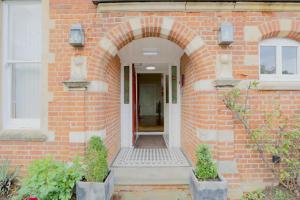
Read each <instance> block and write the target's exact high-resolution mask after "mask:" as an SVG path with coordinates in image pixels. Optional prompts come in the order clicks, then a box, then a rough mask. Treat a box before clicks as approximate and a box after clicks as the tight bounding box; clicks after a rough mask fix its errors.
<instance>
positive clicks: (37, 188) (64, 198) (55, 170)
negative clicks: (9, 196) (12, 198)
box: [17, 157, 83, 200]
mask: <svg viewBox="0 0 300 200" xmlns="http://www.w3.org/2000/svg"><path fill="white" fill-rule="evenodd" d="M82 175H83V173H82V169H81V165H80V163H79V160H78V159H77V160H75V161H74V162H73V164H72V165H68V164H67V163H65V162H61V161H55V160H53V159H52V158H51V157H48V158H44V159H41V160H35V161H33V162H32V163H31V164H30V165H29V167H28V176H27V177H26V178H25V179H23V181H22V184H21V185H22V186H21V189H20V190H19V191H18V197H17V199H20V200H21V199H24V198H27V197H29V196H34V197H37V198H38V199H39V200H49V199H59V200H69V199H71V196H72V190H73V187H74V185H75V183H76V181H79V180H80V179H81V178H82Z"/></svg>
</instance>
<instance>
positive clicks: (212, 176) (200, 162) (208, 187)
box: [190, 144, 228, 200]
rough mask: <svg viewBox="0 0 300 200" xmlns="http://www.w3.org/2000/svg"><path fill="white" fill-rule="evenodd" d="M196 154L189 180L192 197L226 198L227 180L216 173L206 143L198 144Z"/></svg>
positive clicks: (223, 199)
mask: <svg viewBox="0 0 300 200" xmlns="http://www.w3.org/2000/svg"><path fill="white" fill-rule="evenodd" d="M196 155H197V164H196V168H195V170H194V171H193V173H192V176H191V181H190V189H191V192H192V195H193V199H194V200H200V199H209V200H226V199H227V190H228V189H227V182H226V181H225V180H224V178H223V177H222V176H221V175H219V174H218V170H217V166H216V164H215V163H214V161H213V159H212V156H211V153H210V151H209V147H208V145H204V144H201V145H199V146H198V149H197V154H196Z"/></svg>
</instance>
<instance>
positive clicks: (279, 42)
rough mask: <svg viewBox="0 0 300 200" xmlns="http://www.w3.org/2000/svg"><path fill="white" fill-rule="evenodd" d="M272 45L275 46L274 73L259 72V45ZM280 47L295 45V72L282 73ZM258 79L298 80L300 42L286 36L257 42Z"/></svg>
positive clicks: (299, 76)
mask: <svg viewBox="0 0 300 200" xmlns="http://www.w3.org/2000/svg"><path fill="white" fill-rule="evenodd" d="M263 46H274V47H275V48H276V54H275V55H276V74H261V73H260V71H261V70H260V67H261V65H260V47H263ZM282 47H297V74H282ZM258 55H259V79H260V80H261V81H299V80H300V43H299V42H297V41H295V40H291V39H286V38H272V39H267V40H263V41H262V42H260V43H259V48H258Z"/></svg>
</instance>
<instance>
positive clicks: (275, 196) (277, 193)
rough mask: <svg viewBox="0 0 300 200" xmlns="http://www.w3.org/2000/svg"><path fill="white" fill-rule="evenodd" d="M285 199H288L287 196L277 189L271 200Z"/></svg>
mask: <svg viewBox="0 0 300 200" xmlns="http://www.w3.org/2000/svg"><path fill="white" fill-rule="evenodd" d="M287 199H289V198H288V195H287V193H286V192H284V191H282V190H279V189H276V190H275V195H274V198H273V200H287Z"/></svg>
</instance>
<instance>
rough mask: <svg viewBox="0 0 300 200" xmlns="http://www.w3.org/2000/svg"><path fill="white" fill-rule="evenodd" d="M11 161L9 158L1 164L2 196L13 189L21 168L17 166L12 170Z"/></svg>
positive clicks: (0, 182) (0, 181)
mask: <svg viewBox="0 0 300 200" xmlns="http://www.w3.org/2000/svg"><path fill="white" fill-rule="evenodd" d="M9 168H10V162H9V161H8V160H5V161H3V163H2V164H1V165H0V196H4V195H8V194H9V193H10V190H11V186H12V185H13V183H14V181H16V176H17V174H18V172H19V168H15V170H14V171H10V170H9Z"/></svg>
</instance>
